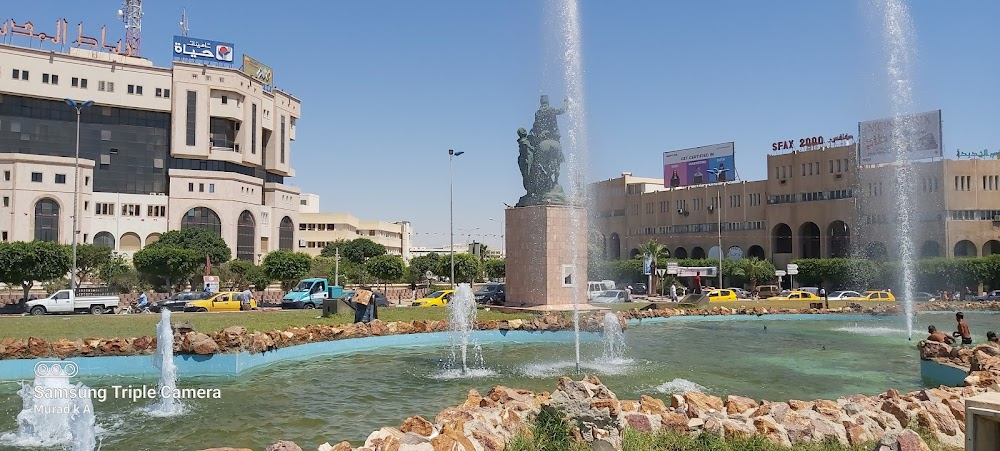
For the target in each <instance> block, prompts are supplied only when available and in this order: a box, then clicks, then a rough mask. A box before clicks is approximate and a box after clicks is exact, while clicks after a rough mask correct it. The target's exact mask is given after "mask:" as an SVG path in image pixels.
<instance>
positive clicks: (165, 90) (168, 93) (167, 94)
mask: <svg viewBox="0 0 1000 451" xmlns="http://www.w3.org/2000/svg"><path fill="white" fill-rule="evenodd" d="M163 98H164V99H169V98H170V90H169V89H164V90H163Z"/></svg>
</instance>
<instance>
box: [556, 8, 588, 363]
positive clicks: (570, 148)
mask: <svg viewBox="0 0 1000 451" xmlns="http://www.w3.org/2000/svg"><path fill="white" fill-rule="evenodd" d="M550 1H552V2H554V3H553V4H552V5H551V6H554V7H555V10H556V14H555V15H556V16H557V18H558V26H559V41H560V42H559V50H560V51H561V52H560V57H561V61H562V81H563V85H564V86H565V89H566V98H567V100H568V101H569V102H570V103H569V104H568V105H567V110H566V115H567V116H568V119H569V127H568V131H567V140H566V145H565V146H564V151H565V153H566V155H567V158H566V162H567V169H568V175H567V177H568V178H569V181H568V185H569V193H568V199H567V201H568V203H569V204H570V205H572V206H576V207H583V206H585V205H586V201H587V192H586V191H587V172H588V162H587V120H586V118H587V115H586V110H585V109H584V103H583V98H584V96H583V93H584V90H583V48H582V47H583V41H582V33H581V29H580V8H579V4H578V0H550ZM571 218H572V219H571V227H570V230H569V236H570V246H571V249H572V255H573V276H572V277H573V278H574V279H575V280H573V283H574V284H579V283H585V282H586V280H587V277H586V274H587V265H586V264H585V262H584V261H581V259H580V252H579V250H580V249H585V248H586V247H585V246H586V242H585V240H586V239H587V236H586V230H581V228H582V227H581V225H582V224H581V222H580V221H585V220H586V215H573V216H572V217H571ZM584 255H586V254H584ZM580 297H581V293H580V290H573V333H574V335H575V340H574V341H575V356H576V372H577V373H579V372H580V302H581V299H580Z"/></svg>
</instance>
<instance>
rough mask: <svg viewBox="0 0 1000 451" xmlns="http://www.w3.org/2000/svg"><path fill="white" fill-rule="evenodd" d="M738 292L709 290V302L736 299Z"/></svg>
mask: <svg viewBox="0 0 1000 451" xmlns="http://www.w3.org/2000/svg"><path fill="white" fill-rule="evenodd" d="M735 300H736V292H735V291H733V290H711V291H709V292H708V302H725V301H735Z"/></svg>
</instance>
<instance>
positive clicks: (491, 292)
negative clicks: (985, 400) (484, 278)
mask: <svg viewBox="0 0 1000 451" xmlns="http://www.w3.org/2000/svg"><path fill="white" fill-rule="evenodd" d="M506 300H507V284H503V283H493V282H491V283H488V284H486V285H483V286H482V287H481V288H479V290H478V291H476V303H478V304H483V305H503V303H504V302H505V301H506Z"/></svg>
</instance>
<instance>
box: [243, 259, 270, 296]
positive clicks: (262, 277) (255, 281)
mask: <svg viewBox="0 0 1000 451" xmlns="http://www.w3.org/2000/svg"><path fill="white" fill-rule="evenodd" d="M272 280H273V279H271V278H270V277H268V276H267V273H265V272H264V268H262V267H260V266H257V265H254V266H253V267H251V268H250V271H249V272H247V282H249V283H250V285H252V286H253V288H254V289H255V290H257V291H264V290H266V289H267V286H268V285H270V284H271V281H272Z"/></svg>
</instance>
